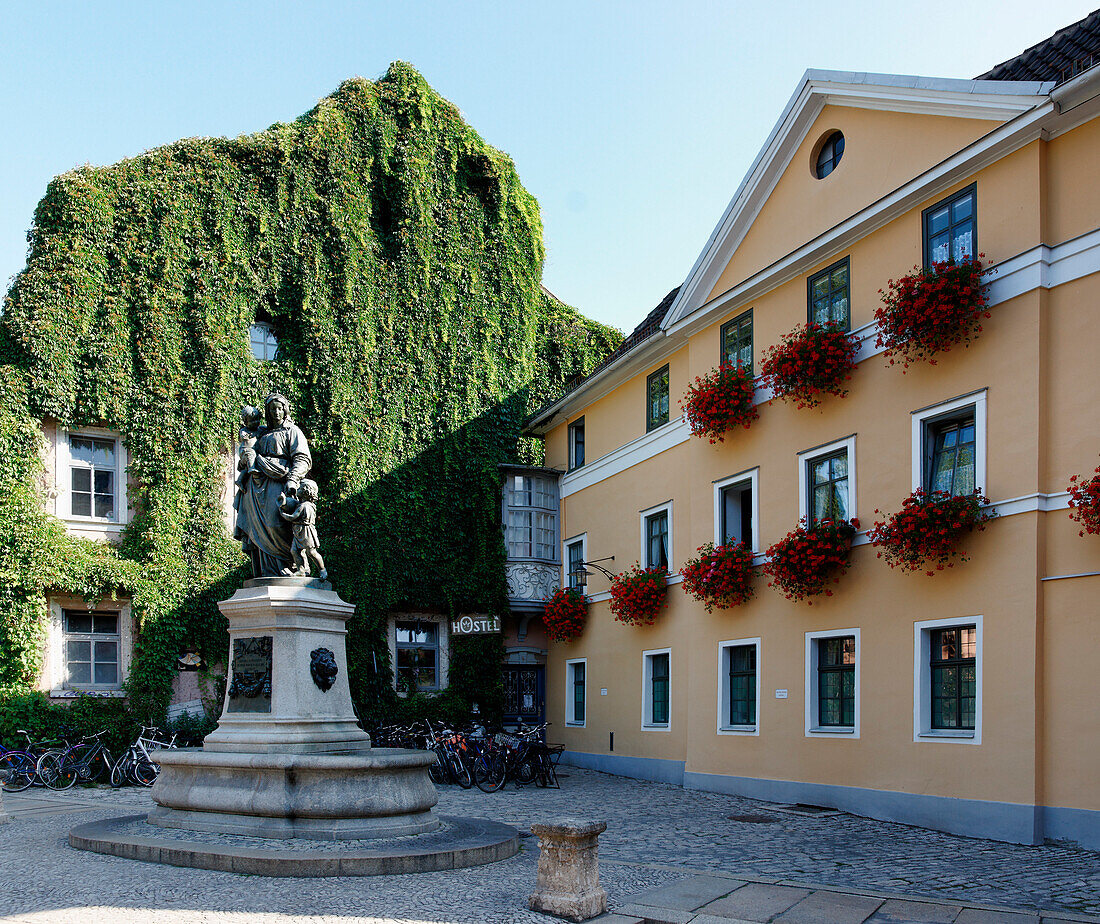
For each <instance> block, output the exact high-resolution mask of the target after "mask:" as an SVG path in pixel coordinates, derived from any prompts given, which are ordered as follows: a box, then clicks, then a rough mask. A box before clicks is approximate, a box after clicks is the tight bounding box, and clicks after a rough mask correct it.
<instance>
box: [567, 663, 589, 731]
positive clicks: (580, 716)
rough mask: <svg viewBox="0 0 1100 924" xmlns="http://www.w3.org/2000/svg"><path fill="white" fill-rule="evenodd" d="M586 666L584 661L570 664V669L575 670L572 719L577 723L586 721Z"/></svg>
mask: <svg viewBox="0 0 1100 924" xmlns="http://www.w3.org/2000/svg"><path fill="white" fill-rule="evenodd" d="M584 668H585V663H584V662H583V661H577V662H575V663H573V664H570V665H569V669H570V670H571V671H572V672H573V683H572V687H573V690H572V692H573V717H572V719H571V720H570V721H573V722H576V723H577V724H581V723H583V722H584V679H585V678H584Z"/></svg>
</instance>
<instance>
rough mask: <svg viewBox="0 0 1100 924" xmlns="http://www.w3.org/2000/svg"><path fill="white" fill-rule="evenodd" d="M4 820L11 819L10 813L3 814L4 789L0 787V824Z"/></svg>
mask: <svg viewBox="0 0 1100 924" xmlns="http://www.w3.org/2000/svg"><path fill="white" fill-rule="evenodd" d="M5 821H11V815H5V814H4V790H2V789H0V825H2V824H3V823H4V822H5Z"/></svg>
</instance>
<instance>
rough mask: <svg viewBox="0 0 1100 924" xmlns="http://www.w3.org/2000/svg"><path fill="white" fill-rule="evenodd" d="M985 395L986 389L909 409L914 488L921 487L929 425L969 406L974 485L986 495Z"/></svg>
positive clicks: (922, 484)
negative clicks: (972, 421)
mask: <svg viewBox="0 0 1100 924" xmlns="http://www.w3.org/2000/svg"><path fill="white" fill-rule="evenodd" d="M986 395H987V389H984V388H983V389H981V390H980V391H975V392H971V393H970V394H968V395H962V396H960V397H958V398H952V399H951V400H950V401H944V402H943V403H941V404H934V405H932V406H931V407H926V408H921V410H919V411H912V412H911V415H910V416H911V417H912V421H913V423H912V429H913V455H912V464H913V471H912V475H913V477H912V481H913V490H914V491H916V490H917V489H918V488H924V487H925V484H924V446H925V435H926V434H927V433H928V430H929V427H930V425H932V424H934V423H935V421H936V420H937V419H939V418H941V417H951V416H954V415H955V413H957V412H958V411H961V410H963V409H965V408H968V407H973V408H974V486H975V487H976V488H978V489H979V490H981V492H982V493H983V494H988V493H989V492H988V487H989V485H988V484H987V482H986V467H985V466H986V419H987V415H986Z"/></svg>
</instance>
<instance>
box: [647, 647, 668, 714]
mask: <svg viewBox="0 0 1100 924" xmlns="http://www.w3.org/2000/svg"><path fill="white" fill-rule="evenodd" d="M654 655H668V721H667V722H660V723H657V722H654V721H653V682H652V681H653V656H654ZM671 728H672V649H671V648H653V649H650V650H649V651H643V652H642V731H663V732H667V731H669V730H671Z"/></svg>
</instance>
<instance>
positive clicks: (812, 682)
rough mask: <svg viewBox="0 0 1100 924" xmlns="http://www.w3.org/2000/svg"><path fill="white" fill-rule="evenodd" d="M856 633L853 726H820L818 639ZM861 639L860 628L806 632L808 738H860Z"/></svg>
mask: <svg viewBox="0 0 1100 924" xmlns="http://www.w3.org/2000/svg"><path fill="white" fill-rule="evenodd" d="M846 635H854V636H855V639H856V663H855V714H854V716H853V720H852V727H851V728H842V727H834V726H820V725H818V724H817V713H818V696H817V652H818V645H817V643H818V641H820V640H821V639H826V638H843V637H844V636H846ZM860 650H861V649H860V641H859V629H826V630H823V631H820V632H807V633H806V696H805V701H806V737H807V738H854V739H858V738H859V724H860V698H861V697H860V683H859V672H860V660H861V659H860Z"/></svg>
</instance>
